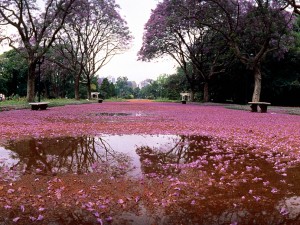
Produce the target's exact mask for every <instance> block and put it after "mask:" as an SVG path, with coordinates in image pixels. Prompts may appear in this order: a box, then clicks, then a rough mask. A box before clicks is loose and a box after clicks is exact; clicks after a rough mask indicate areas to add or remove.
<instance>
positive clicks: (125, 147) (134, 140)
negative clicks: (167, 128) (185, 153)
mask: <svg viewBox="0 0 300 225" xmlns="http://www.w3.org/2000/svg"><path fill="white" fill-rule="evenodd" d="M101 139H103V140H104V141H105V142H107V143H108V144H109V145H110V147H111V148H112V149H113V150H114V151H117V152H122V153H125V154H127V155H129V156H130V157H131V158H132V163H133V165H134V166H135V167H136V170H135V171H134V172H133V173H132V175H138V174H141V162H140V157H139V156H138V155H137V154H136V149H137V148H138V147H141V146H148V147H150V148H160V150H163V149H171V148H172V147H174V140H179V137H178V136H176V135H121V136H120V135H104V136H101ZM175 143H176V142H175Z"/></svg>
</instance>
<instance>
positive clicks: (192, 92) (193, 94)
mask: <svg viewBox="0 0 300 225" xmlns="http://www.w3.org/2000/svg"><path fill="white" fill-rule="evenodd" d="M190 101H191V102H194V101H195V90H191V99H190Z"/></svg>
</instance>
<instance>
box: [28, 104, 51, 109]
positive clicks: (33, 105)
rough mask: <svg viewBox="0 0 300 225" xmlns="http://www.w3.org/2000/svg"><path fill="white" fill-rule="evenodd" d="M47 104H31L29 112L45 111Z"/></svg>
mask: <svg viewBox="0 0 300 225" xmlns="http://www.w3.org/2000/svg"><path fill="white" fill-rule="evenodd" d="M48 104H49V102H31V103H29V105H31V110H39V109H40V110H45V109H47V107H48Z"/></svg>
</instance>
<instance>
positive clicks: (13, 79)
mask: <svg viewBox="0 0 300 225" xmlns="http://www.w3.org/2000/svg"><path fill="white" fill-rule="evenodd" d="M27 70H28V66H27V62H26V60H25V59H24V58H23V57H22V56H21V55H20V54H19V53H18V52H16V51H15V50H10V51H7V52H5V53H3V54H2V55H1V56H0V92H1V93H4V94H5V95H6V96H11V95H15V94H18V95H19V96H25V95H26V82H27Z"/></svg>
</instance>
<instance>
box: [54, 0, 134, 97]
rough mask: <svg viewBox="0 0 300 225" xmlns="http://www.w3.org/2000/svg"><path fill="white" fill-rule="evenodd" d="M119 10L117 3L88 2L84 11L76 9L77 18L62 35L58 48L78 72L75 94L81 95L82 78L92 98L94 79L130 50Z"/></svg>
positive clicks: (124, 23)
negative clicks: (92, 81)
mask: <svg viewBox="0 0 300 225" xmlns="http://www.w3.org/2000/svg"><path fill="white" fill-rule="evenodd" d="M118 8H119V6H118V5H117V4H116V3H115V1H114V0H88V1H85V2H84V7H79V8H78V9H77V11H78V16H77V17H73V18H71V19H70V20H69V21H68V22H67V23H66V25H65V26H64V29H63V30H62V32H61V33H60V38H59V39H58V45H57V46H58V47H61V48H60V53H61V54H62V55H63V56H64V57H65V58H66V59H67V61H69V62H70V63H69V64H67V65H68V66H70V69H71V70H73V71H74V72H76V79H75V89H76V90H75V93H78V92H79V91H78V90H79V80H80V77H81V78H82V79H83V80H84V82H85V83H86V87H87V91H88V98H90V97H91V96H90V93H91V90H90V84H91V79H92V78H93V77H95V76H96V73H97V72H98V71H99V70H100V69H101V68H102V67H103V66H105V65H106V64H107V63H108V62H109V61H110V60H111V58H112V57H113V56H115V55H116V54H120V53H122V52H123V51H124V50H126V49H127V48H128V46H129V43H130V41H131V39H132V37H131V35H130V32H129V29H128V27H127V24H126V22H125V21H124V20H123V19H122V18H121V16H120V14H119V12H118ZM75 98H76V99H78V98H79V96H78V94H76V96H75Z"/></svg>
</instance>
